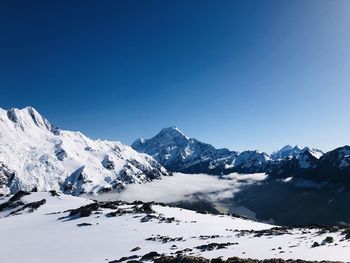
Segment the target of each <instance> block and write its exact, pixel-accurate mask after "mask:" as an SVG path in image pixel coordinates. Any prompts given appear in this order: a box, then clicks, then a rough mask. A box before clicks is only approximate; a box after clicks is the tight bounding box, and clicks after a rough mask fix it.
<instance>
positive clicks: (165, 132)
mask: <svg viewBox="0 0 350 263" xmlns="http://www.w3.org/2000/svg"><path fill="white" fill-rule="evenodd" d="M131 147H132V148H134V149H135V150H137V151H139V152H142V153H147V154H149V155H151V156H153V157H154V158H155V159H156V160H157V161H158V162H160V163H161V164H162V165H163V166H164V167H165V168H167V169H169V170H170V171H180V172H187V173H209V174H228V173H232V172H242V173H254V172H262V171H264V169H265V168H266V166H267V164H268V163H269V161H270V157H269V156H268V155H267V154H266V153H260V152H258V151H244V152H241V153H239V152H236V151H230V150H228V149H226V148H223V149H216V148H215V147H213V146H212V145H210V144H207V143H203V142H201V141H198V140H196V139H194V138H189V137H187V136H185V135H184V133H183V132H181V131H180V130H179V129H178V128H177V127H169V128H164V129H162V130H161V131H160V132H159V133H158V134H157V135H156V136H154V137H152V138H151V139H148V140H145V139H137V140H136V141H135V142H134V143H133V144H132V146H131Z"/></svg>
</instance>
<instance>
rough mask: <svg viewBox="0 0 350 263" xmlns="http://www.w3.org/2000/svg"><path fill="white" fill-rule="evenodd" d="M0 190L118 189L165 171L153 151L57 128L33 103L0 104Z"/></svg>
mask: <svg viewBox="0 0 350 263" xmlns="http://www.w3.org/2000/svg"><path fill="white" fill-rule="evenodd" d="M0 146H1V147H0V191H1V192H3V193H8V192H16V191H17V190H19V189H26V190H31V189H33V188H37V189H38V190H46V191H47V190H51V189H55V190H63V191H65V192H67V193H71V194H81V193H93V192H94V193H97V192H101V191H108V190H111V189H122V188H123V187H124V186H125V184H129V183H143V182H147V181H150V180H152V179H155V178H160V176H162V175H168V172H167V171H166V170H165V169H164V168H163V167H162V166H161V165H160V164H159V163H158V162H157V161H155V160H154V159H153V158H152V157H150V156H148V155H146V154H141V153H138V152H136V151H134V150H133V149H132V148H131V147H129V146H126V145H123V144H122V143H120V142H116V141H103V140H92V139H90V138H88V137H86V136H85V135H83V134H82V133H80V132H74V131H64V130H59V129H58V128H57V127H55V126H53V125H52V124H50V123H49V121H48V120H46V119H45V118H44V117H42V116H41V115H40V114H39V113H38V112H37V111H36V110H35V109H34V108H32V107H26V108H23V109H10V110H7V111H6V110H3V109H0Z"/></svg>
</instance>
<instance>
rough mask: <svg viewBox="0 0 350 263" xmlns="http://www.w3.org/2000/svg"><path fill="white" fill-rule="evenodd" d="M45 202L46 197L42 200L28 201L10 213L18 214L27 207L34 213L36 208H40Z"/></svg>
mask: <svg viewBox="0 0 350 263" xmlns="http://www.w3.org/2000/svg"><path fill="white" fill-rule="evenodd" d="M45 203H46V199H42V200H40V201H36V202H32V203H28V204H26V205H24V206H23V207H21V208H19V209H17V210H16V211H12V212H11V213H10V214H11V215H13V214H18V213H19V212H21V211H24V210H26V209H28V213H32V212H34V211H35V210H36V209H38V208H39V207H40V206H42V205H44V204H45Z"/></svg>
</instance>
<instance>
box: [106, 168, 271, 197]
mask: <svg viewBox="0 0 350 263" xmlns="http://www.w3.org/2000/svg"><path fill="white" fill-rule="evenodd" d="M265 178H266V175H265V174H252V175H249V174H245V175H240V174H230V175H227V176H224V177H222V178H218V177H217V176H211V175H205V174H181V173H175V174H174V175H173V176H168V177H163V178H162V179H161V180H154V181H152V182H150V183H146V184H132V185H129V186H127V188H126V189H125V190H124V191H122V192H120V193H109V194H105V195H102V196H101V197H100V198H102V199H103V200H125V201H129V202H132V201H135V200H141V201H145V202H149V201H156V202H165V203H170V202H176V201H181V200H189V199H191V198H193V197H194V196H198V195H200V196H201V197H202V198H206V199H209V200H211V201H216V200H221V199H226V198H232V197H233V196H234V194H235V193H236V192H237V191H240V189H241V188H242V187H243V186H245V185H247V184H252V183H255V182H258V181H260V180H263V179H265Z"/></svg>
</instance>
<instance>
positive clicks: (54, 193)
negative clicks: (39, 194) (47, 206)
mask: <svg viewBox="0 0 350 263" xmlns="http://www.w3.org/2000/svg"><path fill="white" fill-rule="evenodd" d="M49 193H50V194H51V196H60V195H59V194H58V193H57V192H56V191H55V190H50V191H49Z"/></svg>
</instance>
